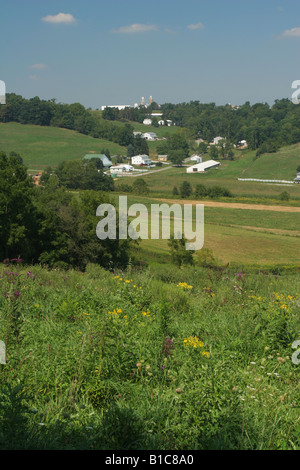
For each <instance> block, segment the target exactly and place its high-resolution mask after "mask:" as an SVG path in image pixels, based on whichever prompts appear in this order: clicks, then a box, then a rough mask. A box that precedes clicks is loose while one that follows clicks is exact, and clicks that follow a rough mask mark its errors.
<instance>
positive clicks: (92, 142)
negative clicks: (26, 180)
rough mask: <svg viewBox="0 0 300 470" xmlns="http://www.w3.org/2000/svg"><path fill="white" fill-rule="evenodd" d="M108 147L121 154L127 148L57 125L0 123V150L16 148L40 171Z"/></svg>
mask: <svg viewBox="0 0 300 470" xmlns="http://www.w3.org/2000/svg"><path fill="white" fill-rule="evenodd" d="M103 148H108V149H109V150H110V152H111V155H116V154H124V153H126V149H125V148H123V147H121V146H120V145H118V144H115V143H114V142H110V141H108V140H105V139H94V138H93V137H89V136H86V135H83V134H79V133H78V132H75V131H71V130H68V129H61V128H57V127H42V126H32V125H22V124H18V123H15V122H9V123H5V124H3V123H1V124H0V150H2V151H4V152H7V153H9V152H11V151H15V152H17V153H20V155H21V156H22V157H23V160H24V163H25V165H26V166H27V167H28V168H29V169H41V170H43V169H44V168H45V167H47V166H48V165H50V166H56V165H58V164H59V163H60V162H62V161H63V160H74V159H77V158H82V157H83V156H84V155H85V154H87V153H89V152H90V151H95V152H96V153H100V151H101V150H102V149H103Z"/></svg>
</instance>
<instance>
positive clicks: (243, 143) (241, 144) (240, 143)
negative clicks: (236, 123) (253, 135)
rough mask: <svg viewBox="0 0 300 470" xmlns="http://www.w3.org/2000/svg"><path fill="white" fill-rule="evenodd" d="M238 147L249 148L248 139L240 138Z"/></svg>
mask: <svg viewBox="0 0 300 470" xmlns="http://www.w3.org/2000/svg"><path fill="white" fill-rule="evenodd" d="M238 148H239V149H246V148H248V143H247V140H240V141H239V143H238Z"/></svg>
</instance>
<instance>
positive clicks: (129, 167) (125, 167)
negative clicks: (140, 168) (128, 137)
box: [110, 163, 134, 173]
mask: <svg viewBox="0 0 300 470" xmlns="http://www.w3.org/2000/svg"><path fill="white" fill-rule="evenodd" d="M115 170H117V171H119V172H120V171H122V172H123V171H125V172H128V171H133V170H134V168H133V166H132V165H128V164H127V163H120V164H119V165H113V166H111V167H110V172H111V173H113V172H114V171H115Z"/></svg>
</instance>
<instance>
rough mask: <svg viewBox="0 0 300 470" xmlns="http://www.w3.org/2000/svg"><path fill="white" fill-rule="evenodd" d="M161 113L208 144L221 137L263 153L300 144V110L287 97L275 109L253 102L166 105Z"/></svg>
mask: <svg viewBox="0 0 300 470" xmlns="http://www.w3.org/2000/svg"><path fill="white" fill-rule="evenodd" d="M161 112H162V113H163V119H171V120H172V121H174V122H175V123H176V125H177V126H180V127H185V128H187V129H189V130H190V132H191V133H192V135H193V137H194V138H202V139H203V140H205V141H206V142H211V141H212V139H213V138H215V137H217V136H221V137H224V138H226V139H227V140H228V141H230V142H232V143H233V144H235V145H237V144H238V143H239V142H240V141H241V140H246V141H247V143H248V146H249V148H250V149H252V150H256V149H260V148H261V151H262V153H265V152H269V151H271V152H272V151H276V148H278V147H281V146H283V145H291V144H294V143H297V142H300V107H299V106H297V105H295V104H293V103H292V101H291V100H289V99H287V98H286V99H281V100H275V102H274V104H273V106H270V105H269V104H267V103H256V104H253V105H251V104H250V102H246V103H245V104H243V105H241V106H239V107H232V106H231V105H229V104H227V105H224V106H217V105H216V104H215V103H208V104H204V103H200V101H191V102H189V103H180V104H171V103H166V104H163V105H162V106H161Z"/></svg>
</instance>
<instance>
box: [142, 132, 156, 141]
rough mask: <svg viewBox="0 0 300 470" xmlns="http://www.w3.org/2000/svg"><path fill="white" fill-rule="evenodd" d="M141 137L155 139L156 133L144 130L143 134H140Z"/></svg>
mask: <svg viewBox="0 0 300 470" xmlns="http://www.w3.org/2000/svg"><path fill="white" fill-rule="evenodd" d="M142 138H143V139H146V140H156V139H157V135H156V134H155V132H145V133H144V134H142Z"/></svg>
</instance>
